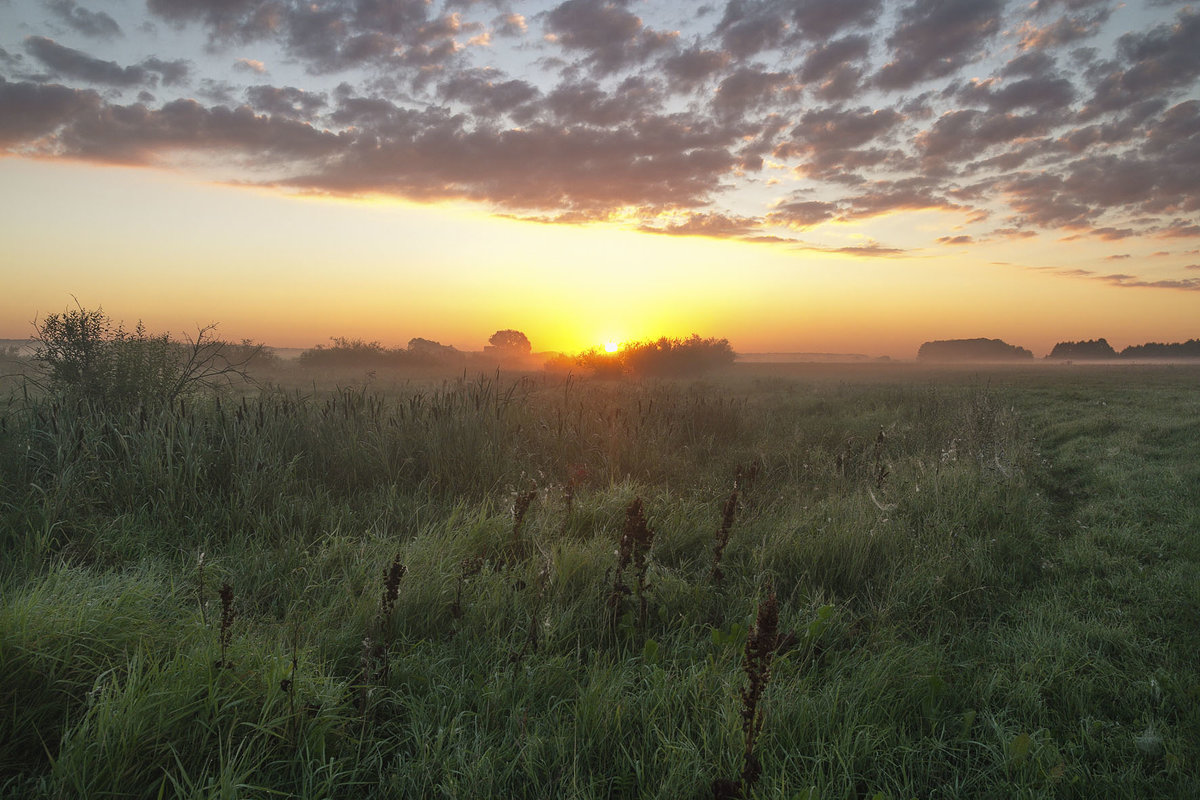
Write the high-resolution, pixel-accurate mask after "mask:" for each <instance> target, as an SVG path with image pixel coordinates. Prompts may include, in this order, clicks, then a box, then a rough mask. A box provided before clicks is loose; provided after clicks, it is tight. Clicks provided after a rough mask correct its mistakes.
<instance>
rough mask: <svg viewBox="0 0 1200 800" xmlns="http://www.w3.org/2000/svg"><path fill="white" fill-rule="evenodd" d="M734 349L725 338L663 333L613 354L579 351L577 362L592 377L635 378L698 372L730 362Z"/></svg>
mask: <svg viewBox="0 0 1200 800" xmlns="http://www.w3.org/2000/svg"><path fill="white" fill-rule="evenodd" d="M733 360H734V352H733V348H732V347H730V345H729V340H728V339H717V338H713V337H710V338H707V339H701V338H700V337H699V336H698V335H696V334H694V333H693V334H692V335H691V336H690V337H688V338H687V339H670V338H667V337H666V336H664V337H662V338H660V339H655V340H653V341H649V342H629V343H626V344H625V345H624V346H623V347H622V348H621V349H620V350H619V351H617V352H616V353H606V352H604V351H602V350H600V349H598V348H592V349H591V350H587V351H585V352H583V353H581V354H580V356H579V365H580V366H581V367H586V368H587V369H590V370H592V373H593V374H594V375H595V376H596V377H603V378H612V377H617V376H619V375H622V374H626V373H628V374H632V375H635V376H637V377H658V378H667V377H684V376H689V375H699V374H702V373H705V372H708V371H710V370H714V369H719V368H721V367H727V366H729V365H730V364H732V363H733Z"/></svg>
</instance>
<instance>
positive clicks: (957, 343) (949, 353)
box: [917, 339, 1033, 361]
mask: <svg viewBox="0 0 1200 800" xmlns="http://www.w3.org/2000/svg"><path fill="white" fill-rule="evenodd" d="M1032 359H1033V353H1032V352H1031V351H1029V350H1026V349H1025V348H1024V347H1017V346H1016V345H1011V344H1008V343H1007V342H1004V341H1002V340H1000V339H944V340H939V341H934V342H925V344H923V345H921V347H920V349H919V350H917V360H918V361H1025V360H1032Z"/></svg>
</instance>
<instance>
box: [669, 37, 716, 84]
mask: <svg viewBox="0 0 1200 800" xmlns="http://www.w3.org/2000/svg"><path fill="white" fill-rule="evenodd" d="M730 61H732V57H731V56H730V55H729V54H728V53H726V52H724V51H720V50H706V49H704V48H701V47H692V48H689V49H687V50H684V51H682V52H679V53H675V54H674V55H671V56H669V57H668V58H666V59H664V60H663V62H662V67H663V70H664V71H665V72H666V73H667V75H669V76H670V77H671V79H672V81H673V82H674V83H675V84H676V85H677V86H680V87H681V88H684V89H691V88H693V87H695V86H697V85H698V84H701V83H704V82H705V81H707V80H709V79H710V78H712V77H713V76H714V75H716V74H717V73H718V72H720V71H721V70H723V69H724V68H725V67H726V66H728V65H729V63H730Z"/></svg>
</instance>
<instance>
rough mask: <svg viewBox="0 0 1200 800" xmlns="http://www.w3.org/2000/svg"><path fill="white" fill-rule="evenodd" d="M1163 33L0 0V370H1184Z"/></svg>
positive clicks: (885, 14)
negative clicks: (623, 365)
mask: <svg viewBox="0 0 1200 800" xmlns="http://www.w3.org/2000/svg"><path fill="white" fill-rule="evenodd" d="M1198 79H1200V7H1197V6H1195V5H1192V4H1189V3H1188V2H1174V1H1173V0H1130V2H1124V3H1122V2H1113V1H1112V0H900V2H888V1H886V0H787V1H786V2H785V1H783V0H730V1H729V2H711V3H703V2H702V3H690V2H656V1H651V0H642V1H639V0H565V2H552V1H551V2H508V1H507V0H308V1H307V2H299V1H298V0H145V2H142V0H106V1H104V2H102V1H101V0H82V1H81V2H77V1H76V0H0V279H2V285H3V286H4V287H5V290H4V291H2V292H0V337H4V338H24V337H26V336H28V335H30V333H31V331H32V324H31V323H32V322H33V321H34V320H36V319H37V318H39V317H44V316H45V315H46V314H48V313H55V312H59V311H63V310H64V309H66V308H68V307H72V306H74V305H75V304H76V303H78V304H80V305H82V306H83V307H85V308H95V307H98V306H99V307H103V309H104V310H105V311H106V312H107V313H109V314H110V316H112V317H113V318H114V319H118V320H124V321H126V322H127V323H129V324H132V323H134V322H135V321H136V320H139V319H140V320H143V321H144V322H145V323H146V325H147V327H148V328H149V329H151V330H154V331H171V332H175V333H187V332H189V331H191V332H194V331H195V330H196V328H197V327H198V326H201V325H206V324H209V323H214V322H215V323H218V325H219V327H218V332H219V333H220V334H221V335H222V336H224V337H226V338H230V339H234V340H240V339H243V338H249V339H253V340H255V341H262V342H266V343H267V344H271V345H274V346H278V347H311V346H313V345H315V344H318V343H322V342H327V341H328V339H329V337H333V336H344V337H349V338H363V339H366V340H369V341H370V340H377V341H380V342H382V343H384V344H385V345H388V346H396V345H404V344H405V343H407V341H408V340H409V339H410V338H412V337H423V338H427V339H434V340H437V341H440V342H442V343H443V344H451V345H454V346H457V347H459V348H460V349H464V350H478V349H481V348H482V346H483V345H484V344H485V343H486V340H487V338H488V336H489V335H490V334H491V333H492V332H494V331H496V330H499V329H502V328H519V329H521V330H523V331H524V332H525V333H526V334H527V335H528V337H529V338H530V340H531V341H532V343H533V346H534V349H535V350H565V351H577V350H581V349H584V348H586V347H590V346H593V345H597V344H602V343H604V342H608V341H614V340H631V339H646V338H653V337H657V336H660V335H668V336H686V335H688V334H691V333H693V332H694V333H698V334H700V335H702V336H719V337H725V338H728V339H729V340H730V342H731V344H732V345H733V347H734V349H735V350H737V351H739V352H826V353H865V354H868V355H890V356H892V357H896V358H912V357H913V356H914V355H915V353H916V349H917V347H918V346H919V345H920V344H921V343H922V342H924V341H927V340H931V339H948V338H973V337H988V338H1002V339H1004V340H1005V341H1008V342H1009V343H1012V344H1017V345H1021V346H1024V347H1028V348H1030V349H1031V350H1033V351H1034V353H1035V354H1037V355H1044V354H1045V353H1046V352H1048V351H1049V350H1050V348H1051V347H1052V346H1053V345H1054V343H1055V342H1057V341H1064V340H1081V339H1092V338H1097V337H1101V336H1103V337H1106V338H1107V339H1108V340H1109V342H1110V343H1112V344H1113V345H1114V346H1115V347H1117V348H1118V349H1120V348H1121V347H1123V346H1126V345H1129V344H1137V343H1141V342H1146V341H1182V340H1185V339H1189V338H1196V337H1200V80H1198Z"/></svg>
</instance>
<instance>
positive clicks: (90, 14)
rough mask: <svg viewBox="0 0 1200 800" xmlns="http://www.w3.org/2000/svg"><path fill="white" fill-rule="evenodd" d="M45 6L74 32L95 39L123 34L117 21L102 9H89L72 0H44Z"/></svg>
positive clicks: (110, 37) (111, 37)
mask: <svg viewBox="0 0 1200 800" xmlns="http://www.w3.org/2000/svg"><path fill="white" fill-rule="evenodd" d="M46 7H47V8H49V9H50V11H52V12H53V13H54V15H55V16H56V17H58V18H59V19H61V20H62V21H63V22H65V23H66V24H67V25H68V26H70V28H71V29H72V30H74V31H75V32H76V33H82V34H83V35H84V36H91V37H94V38H97V39H113V38H116V37H118V36H122V35H123V31H122V30H121V26H120V25H118V24H117V21H116V20H115V19H113V18H112V17H110V16H109V15H108V14H106V13H105V12H103V11H89V10H88V9H86V8H82V7H80V6H78V5H76V4H75V2H74V0H46Z"/></svg>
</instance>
